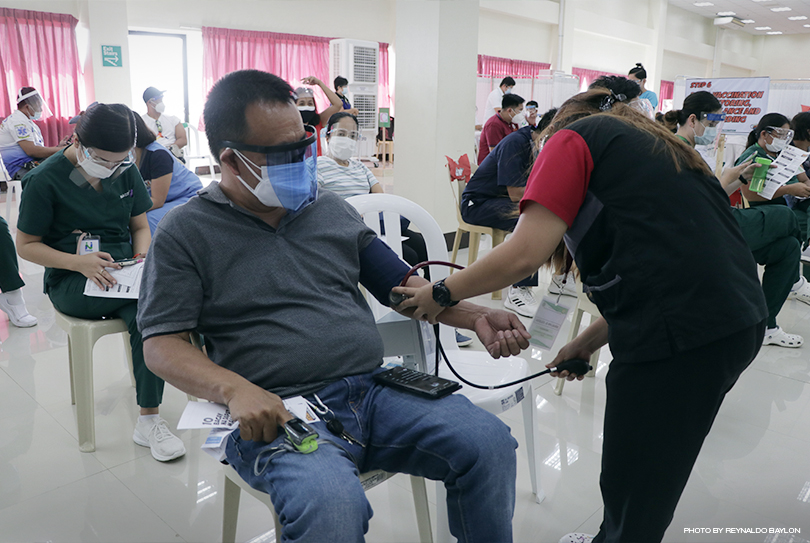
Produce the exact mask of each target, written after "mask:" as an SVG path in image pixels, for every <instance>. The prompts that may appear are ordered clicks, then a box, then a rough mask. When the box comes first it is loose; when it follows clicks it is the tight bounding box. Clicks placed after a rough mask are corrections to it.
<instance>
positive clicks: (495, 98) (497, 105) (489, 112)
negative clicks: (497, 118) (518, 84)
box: [481, 76, 515, 125]
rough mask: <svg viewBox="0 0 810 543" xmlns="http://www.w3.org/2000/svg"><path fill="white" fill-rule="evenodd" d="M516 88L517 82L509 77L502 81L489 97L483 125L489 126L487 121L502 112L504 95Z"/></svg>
mask: <svg viewBox="0 0 810 543" xmlns="http://www.w3.org/2000/svg"><path fill="white" fill-rule="evenodd" d="M514 86H515V80H514V79H512V78H511V77H509V76H507V77H504V78H503V79H501V84H500V85H498V88H497V89H495V90H493V91H492V92H490V93H489V96H487V105H486V106H485V107H484V122H482V123H481V125H485V124H487V120H488V119H489V118H490V117H492V116H493V115H495V114H496V113H498V112H499V111H500V110H501V101H502V100H503V95H504V94H509V93H510V92H512V88H513V87H514Z"/></svg>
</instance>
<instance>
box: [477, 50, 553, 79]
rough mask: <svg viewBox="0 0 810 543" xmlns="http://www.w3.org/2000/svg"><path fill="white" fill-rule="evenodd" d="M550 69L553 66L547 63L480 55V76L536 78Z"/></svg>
mask: <svg viewBox="0 0 810 543" xmlns="http://www.w3.org/2000/svg"><path fill="white" fill-rule="evenodd" d="M549 68H551V64H547V63H545V62H532V61H530V60H517V59H513V58H503V57H491V56H488V55H478V75H485V76H489V77H506V76H511V77H536V76H537V74H538V73H539V72H540V70H548V69H549Z"/></svg>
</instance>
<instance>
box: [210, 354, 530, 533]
mask: <svg viewBox="0 0 810 543" xmlns="http://www.w3.org/2000/svg"><path fill="white" fill-rule="evenodd" d="M376 371H381V370H376ZM371 376H372V374H363V375H355V376H351V377H346V378H344V379H341V380H340V381H337V382H335V383H332V384H330V385H328V386H326V387H325V388H323V389H322V390H320V391H319V392H318V393H317V394H318V396H319V397H320V398H321V400H322V401H323V402H324V403H325V404H326V405H327V406H328V407H329V408H330V409H331V410H332V411H333V412H334V414H335V416H336V418H337V419H338V420H340V421H341V422H342V423H343V426H344V428H345V430H346V431H347V432H348V433H349V434H351V435H352V436H353V437H354V438H356V439H357V440H358V441H360V442H361V443H363V445H364V446H358V445H353V444H350V443H349V442H347V441H346V440H343V439H341V438H339V437H336V436H334V435H333V434H331V433H330V432H329V431H328V430H327V429H326V424H325V423H324V422H323V421H320V422H317V423H314V424H313V426H314V427H315V429H316V430H317V432H318V433H319V434H320V437H319V438H318V441H319V446H318V450H317V451H315V452H312V453H310V454H302V453H299V452H297V451H295V450H294V449H292V448H291V446H289V445H288V443H287V442H286V440H285V438H284V437H279V438H277V439H276V440H275V441H274V442H273V443H262V442H255V441H247V440H243V439H241V437H239V431H238V430H237V431H236V432H234V433H233V434H231V436H230V437H229V439H228V444H227V450H226V453H227V460H228V463H230V464H231V465H232V466H233V467H234V468H235V469H236V471H238V472H239V475H241V476H242V478H243V479H245V481H247V482H248V483H249V484H250V486H252V487H253V488H255V489H257V490H260V491H261V492H265V493H267V494H269V495H270V498H271V499H272V501H273V505H274V507H275V510H276V513H277V514H278V517H279V520H280V522H281V525H282V526H283V533H282V536H283V539H282V540H283V541H295V542H304V541H307V542H316V543H322V542H324V541H345V542H354V541H363V536H364V534H365V533H366V532H367V531H368V521H369V519H370V518H371V516H372V514H373V512H372V510H371V506H370V505H369V503H368V500H366V497H365V492H364V491H363V487H362V486H361V485H360V481H359V479H358V477H357V476H358V474H359V473H361V472H366V471H370V470H374V469H382V470H385V471H390V472H399V473H408V474H411V475H418V476H421V477H425V478H428V479H433V480H440V481H443V482H444V484H445V487H446V488H447V510H448V520H449V523H450V531H451V533H452V534H453V535H454V536H455V537H456V538H458V540H459V541H460V542H464V543H467V542H476V541H480V542H485V543H501V542H509V541H512V514H513V512H514V508H515V477H516V472H515V448H517V442H516V441H515V439H514V438H513V437H512V436H511V434H510V433H509V427H508V426H506V425H505V424H504V423H503V422H501V421H500V420H499V419H498V418H497V417H496V416H495V415H492V414H490V413H488V412H486V411H484V410H483V409H480V408H478V407H475V406H474V405H472V404H471V403H470V402H469V400H467V398H465V397H463V396H461V395H456V394H454V395H451V396H447V397H445V398H442V399H441V400H427V399H422V398H420V397H417V396H414V395H411V394H407V393H403V392H399V391H396V390H394V389H391V388H388V387H382V386H379V385H377V384H375V383H374V382H373V380H372V377H371ZM307 398H308V399H309V400H310V401H313V398H312V397H309V396H308V397H307ZM313 403H314V401H313ZM257 460H258V461H257ZM257 473H258V475H257Z"/></svg>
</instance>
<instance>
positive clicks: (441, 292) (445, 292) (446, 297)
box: [433, 279, 458, 307]
mask: <svg viewBox="0 0 810 543" xmlns="http://www.w3.org/2000/svg"><path fill="white" fill-rule="evenodd" d="M433 301H434V302H436V303H437V304H439V305H440V306H442V307H453V306H454V305H456V304H457V303H458V300H456V301H453V300H452V299H451V298H450V289H449V288H447V287H446V286H445V284H444V279H442V280H441V281H436V282H435V283H434V284H433Z"/></svg>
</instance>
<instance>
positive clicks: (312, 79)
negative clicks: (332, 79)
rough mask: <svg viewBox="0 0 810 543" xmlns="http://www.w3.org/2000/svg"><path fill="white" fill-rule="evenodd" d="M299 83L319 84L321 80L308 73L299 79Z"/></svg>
mask: <svg viewBox="0 0 810 543" xmlns="http://www.w3.org/2000/svg"><path fill="white" fill-rule="evenodd" d="M301 83H303V84H304V85H321V80H320V79H318V78H317V77H315V76H314V75H310V76H307V77H304V78H302V79H301Z"/></svg>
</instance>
